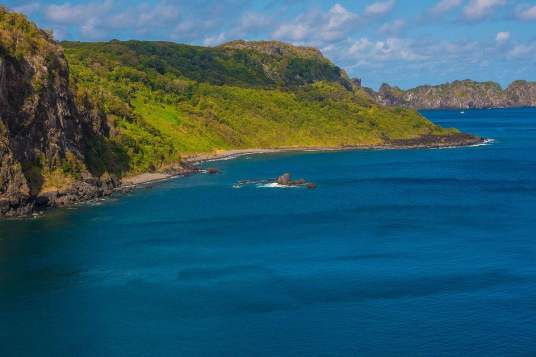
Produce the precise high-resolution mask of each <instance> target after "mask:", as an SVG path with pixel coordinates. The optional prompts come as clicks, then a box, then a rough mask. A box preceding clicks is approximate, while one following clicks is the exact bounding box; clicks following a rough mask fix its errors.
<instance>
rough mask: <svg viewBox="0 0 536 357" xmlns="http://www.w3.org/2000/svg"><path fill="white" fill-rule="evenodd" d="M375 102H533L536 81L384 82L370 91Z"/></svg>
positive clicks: (418, 105)
mask: <svg viewBox="0 0 536 357" xmlns="http://www.w3.org/2000/svg"><path fill="white" fill-rule="evenodd" d="M369 93H370V94H371V95H372V96H373V97H374V98H375V99H376V101H377V102H378V103H380V104H383V105H389V106H401V107H405V108H415V109H472V108H475V109H479V108H503V107H527V106H536V82H527V81H516V82H513V83H512V84H511V85H510V86H508V88H506V89H505V90H503V89H502V88H501V86H500V85H499V84H497V83H494V82H474V81H470V80H465V81H455V82H452V83H447V84H442V85H439V86H420V87H417V88H414V89H409V90H402V89H400V88H397V87H391V86H389V85H388V84H383V85H382V86H381V87H380V90H379V91H378V92H374V91H370V92H369Z"/></svg>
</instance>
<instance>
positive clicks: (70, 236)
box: [0, 109, 536, 356]
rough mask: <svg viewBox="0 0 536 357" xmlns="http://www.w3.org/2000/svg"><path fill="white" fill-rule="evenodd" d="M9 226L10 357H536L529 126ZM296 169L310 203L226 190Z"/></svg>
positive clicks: (282, 164)
mask: <svg viewBox="0 0 536 357" xmlns="http://www.w3.org/2000/svg"><path fill="white" fill-rule="evenodd" d="M423 114H425V115H426V116H427V117H428V118H430V119H432V120H433V121H435V122H437V123H439V124H441V125H445V126H455V127H458V128H461V129H462V130H464V131H468V132H472V133H475V134H479V135H482V136H485V137H489V138H493V139H495V140H496V141H495V143H494V144H493V145H489V146H481V147H471V148H458V149H442V150H406V151H404V150H395V151H393V150H388V151H378V150H374V151H356V152H340V153H292V154H277V155H257V156H249V157H242V158H238V159H234V160H229V161H220V162H217V163H210V164H208V165H210V166H216V167H219V168H221V169H222V170H223V174H222V175H212V176H211V175H198V176H192V177H187V178H181V179H176V180H172V181H168V182H166V183H163V184H159V185H156V186H154V187H152V188H150V189H141V190H138V191H136V192H134V193H132V194H129V195H128V196H126V197H122V198H120V199H113V200H108V201H106V202H101V203H100V204H99V205H93V206H83V207H80V208H78V209H74V210H73V209H71V210H58V211H54V212H51V213H49V214H47V215H46V216H45V217H43V218H40V219H36V220H22V221H2V222H0V355H1V356H358V355H363V356H369V355H376V356H378V355H379V356H383V355H386V356H390V355H391V356H399V355H412V356H449V355H463V356H488V355H492V356H501V355H508V356H527V355H536V233H535V231H536V110H535V109H516V110H483V111H467V112H465V114H461V113H459V112H455V111H432V112H424V113H423ZM286 171H290V172H292V173H293V174H294V176H296V177H305V178H306V179H308V180H310V181H313V182H315V183H316V184H317V185H318V189H317V190H306V189H276V188H273V189H270V188H258V187H256V186H255V185H252V186H247V187H243V188H240V189H236V188H233V185H234V184H235V183H236V182H237V181H239V180H242V179H263V178H271V177H275V176H277V175H279V174H281V173H283V172H286Z"/></svg>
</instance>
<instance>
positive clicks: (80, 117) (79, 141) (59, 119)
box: [0, 8, 106, 215]
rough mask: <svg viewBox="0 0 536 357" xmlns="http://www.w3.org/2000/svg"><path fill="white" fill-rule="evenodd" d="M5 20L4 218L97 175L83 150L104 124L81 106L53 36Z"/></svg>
mask: <svg viewBox="0 0 536 357" xmlns="http://www.w3.org/2000/svg"><path fill="white" fill-rule="evenodd" d="M0 24H1V26H0V39H1V41H0V215H20V214H27V213H30V212H32V211H33V210H34V209H35V208H36V206H38V205H49V204H54V202H55V201H56V197H52V196H51V193H52V192H54V193H56V194H61V191H62V190H68V189H70V188H72V187H73V185H74V184H75V182H76V181H78V180H77V179H81V177H82V176H84V177H85V178H86V179H89V178H90V177H92V175H91V173H90V172H89V170H88V169H87V168H86V165H85V155H84V154H85V152H86V151H87V150H88V149H89V140H91V138H93V137H98V136H101V135H104V134H105V131H106V128H105V125H104V121H103V120H102V117H100V116H99V115H95V114H89V112H87V113H83V112H79V111H78V109H77V106H76V105H75V97H74V95H73V93H72V92H71V90H70V88H69V73H68V67H67V62H66V60H65V57H64V55H63V50H62V48H61V47H60V46H58V45H57V44H56V43H55V42H54V41H53V40H52V38H51V36H50V35H49V34H47V33H46V32H44V31H41V30H39V29H37V28H36V27H35V26H34V25H33V24H32V23H29V22H28V21H27V20H26V19H25V18H24V17H23V16H21V15H18V14H13V13H9V12H7V11H5V10H4V9H1V8H0ZM77 176H78V177H77Z"/></svg>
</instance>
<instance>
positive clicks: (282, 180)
mask: <svg viewBox="0 0 536 357" xmlns="http://www.w3.org/2000/svg"><path fill="white" fill-rule="evenodd" d="M276 182H277V183H278V184H279V185H283V186H288V185H289V184H290V182H291V176H290V174H289V173H285V174H283V175H281V176H279V177H278V178H277V181H276Z"/></svg>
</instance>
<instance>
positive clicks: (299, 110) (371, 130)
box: [62, 41, 453, 174]
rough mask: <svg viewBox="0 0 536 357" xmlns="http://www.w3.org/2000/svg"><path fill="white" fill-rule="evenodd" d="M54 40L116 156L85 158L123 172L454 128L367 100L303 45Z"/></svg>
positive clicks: (104, 150) (104, 151)
mask: <svg viewBox="0 0 536 357" xmlns="http://www.w3.org/2000/svg"><path fill="white" fill-rule="evenodd" d="M62 45H63V47H64V48H65V54H66V57H67V59H68V61H69V64H70V71H71V82H72V83H71V87H72V88H75V89H76V92H77V97H78V98H91V100H92V101H93V102H95V103H97V106H98V109H99V110H101V111H103V112H104V113H105V114H106V115H107V118H108V123H109V125H110V127H111V128H112V131H111V141H112V143H113V144H114V145H115V146H116V147H120V148H121V149H122V150H123V151H124V153H125V154H123V155H115V154H114V153H110V152H109V149H108V146H99V145H96V146H95V148H94V153H93V155H92V156H93V157H94V158H98V159H99V160H102V159H103V158H104V160H106V158H108V160H114V161H115V162H114V167H116V168H117V167H120V168H122V170H123V171H126V172H128V173H129V174H132V173H138V172H144V171H147V170H154V169H160V168H162V167H165V166H166V165H169V164H172V163H177V162H178V161H180V159H181V157H183V156H184V155H188V154H193V153H201V152H212V151H214V150H222V149H247V148H275V147H302V146H341V145H372V144H382V143H384V142H386V141H389V140H397V139H409V138H417V137H419V136H423V135H427V134H434V135H446V134H448V133H452V132H453V131H452V130H445V129H442V128H439V127H438V126H435V125H433V124H432V123H431V122H429V121H428V120H426V119H424V118H423V117H422V116H420V115H419V114H418V113H417V112H415V111H412V110H403V109H397V108H385V107H381V106H378V105H376V104H374V103H373V102H372V100H371V99H370V97H369V95H368V94H367V93H365V92H364V91H362V90H361V89H359V88H354V87H353V86H352V85H351V82H350V80H349V78H348V76H347V75H346V74H345V72H344V71H342V70H341V69H340V68H338V67H337V66H335V65H334V64H332V63H331V62H330V61H328V60H327V59H325V58H324V57H323V56H322V55H321V53H320V52H319V51H318V50H315V49H311V48H301V47H294V46H290V45H287V44H283V43H279V42H244V41H236V42H232V43H229V44H226V45H223V46H220V47H215V48H205V47H196V46H187V45H179V44H174V43H168V42H140V41H128V42H120V41H111V42H108V43H78V42H64V43H62ZM118 159H121V160H123V161H124V163H122V164H120V165H118V163H117V160H118ZM94 161H95V160H94ZM104 165H105V166H109V165H108V164H107V163H104ZM126 172H123V174H124V173H126Z"/></svg>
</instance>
